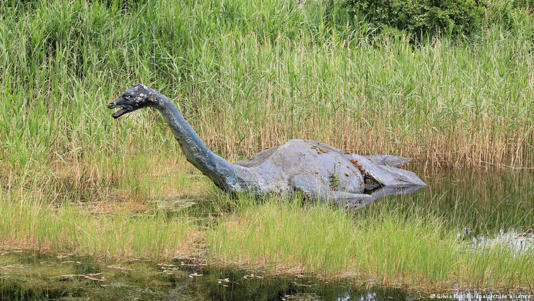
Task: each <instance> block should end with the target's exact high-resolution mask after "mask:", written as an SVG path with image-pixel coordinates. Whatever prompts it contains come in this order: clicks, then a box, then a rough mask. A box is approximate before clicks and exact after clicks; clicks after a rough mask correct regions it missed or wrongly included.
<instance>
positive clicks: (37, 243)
mask: <svg viewBox="0 0 534 301" xmlns="http://www.w3.org/2000/svg"><path fill="white" fill-rule="evenodd" d="M0 208H1V210H0V212H1V214H0V244H2V245H4V246H6V245H7V246H11V247H21V248H30V249H36V250H41V251H44V252H46V251H54V252H62V253H74V254H78V255H91V256H95V257H97V258H114V259H120V258H123V259H124V258H139V257H142V258H148V259H154V260H157V259H160V258H166V259H168V258H172V257H175V256H184V255H192V254H194V253H195V252H196V249H195V248H197V247H198V245H197V242H196V239H197V238H198V229H197V227H196V226H195V224H194V222H193V221H192V220H188V219H186V218H185V217H170V218H169V217H167V216H166V215H165V214H163V213H158V212H155V213H154V214H152V215H150V214H142V215H135V214H132V212H130V211H128V210H123V212H118V211H115V212H114V213H113V214H112V215H109V214H107V215H106V214H95V213H92V212H91V211H89V210H87V209H86V208H83V207H77V206H74V205H63V206H62V207H60V208H56V207H53V206H51V205H49V204H43V203H37V202H31V201H26V202H21V203H13V202H8V201H5V200H2V201H1V202H0Z"/></svg>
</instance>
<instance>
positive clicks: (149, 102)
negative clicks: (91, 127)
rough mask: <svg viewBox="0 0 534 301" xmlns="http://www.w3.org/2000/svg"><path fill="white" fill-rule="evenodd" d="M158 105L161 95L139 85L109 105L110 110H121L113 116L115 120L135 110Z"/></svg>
mask: <svg viewBox="0 0 534 301" xmlns="http://www.w3.org/2000/svg"><path fill="white" fill-rule="evenodd" d="M158 105H160V100H159V94H158V93H157V92H156V91H154V90H152V89H150V88H148V87H147V86H145V85H141V84H137V85H135V86H133V87H131V88H130V89H128V90H126V91H125V92H124V93H122V95H121V97H119V98H118V99H117V100H115V101H114V102H112V103H110V104H109V105H108V108H110V109H115V108H120V110H118V111H116V112H115V113H113V115H112V116H113V118H119V117H121V116H122V115H124V114H127V113H130V112H133V111H135V110H138V109H141V108H144V107H155V106H158Z"/></svg>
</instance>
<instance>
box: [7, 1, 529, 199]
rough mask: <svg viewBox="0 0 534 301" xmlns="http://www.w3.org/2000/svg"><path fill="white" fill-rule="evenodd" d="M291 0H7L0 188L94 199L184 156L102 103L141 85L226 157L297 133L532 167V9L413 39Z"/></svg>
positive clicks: (344, 144) (345, 143)
mask: <svg viewBox="0 0 534 301" xmlns="http://www.w3.org/2000/svg"><path fill="white" fill-rule="evenodd" d="M294 2H295V1H289V0H288V1H241V0H232V1H222V2H218V1H216V2H213V1H207V2H206V1H179V2H176V1H139V2H135V3H133V4H131V5H130V4H128V5H126V4H125V3H123V2H121V1H116V2H113V1H112V2H99V1H82V0H72V1H66V0H53V1H32V2H29V3H25V2H24V3H23V2H17V1H13V2H9V3H6V2H3V3H1V4H0V77H1V78H2V81H0V98H1V100H2V101H1V102H0V116H2V118H0V160H1V161H0V170H1V171H2V172H1V173H0V180H1V182H2V183H3V185H5V186H6V187H8V188H9V189H11V188H13V187H15V186H17V187H27V186H28V185H30V186H31V185H33V184H31V182H36V183H37V184H35V185H37V186H40V187H55V185H54V183H64V184H62V185H67V186H69V185H70V186H73V187H76V188H77V189H78V190H79V191H80V190H83V191H85V192H87V191H88V192H87V194H88V195H89V196H88V197H87V199H98V198H103V197H104V196H105V195H103V194H101V193H97V192H95V191H105V190H106V187H109V186H110V185H115V184H116V183H117V182H119V181H123V180H121V177H124V175H125V170H126V168H127V167H126V166H127V165H128V159H127V158H131V157H139V156H153V155H154V153H157V154H158V156H159V158H176V157H179V156H180V151H179V149H178V147H177V144H176V143H174V141H173V140H172V136H171V135H170V134H169V132H168V130H167V129H166V126H165V125H164V124H163V122H162V121H161V119H160V118H159V117H158V116H157V115H156V114H155V113H153V112H148V111H143V112H136V113H134V114H132V115H131V116H129V117H126V118H124V119H122V120H121V121H120V122H115V121H113V120H112V118H110V116H109V113H110V112H109V111H108V110H107V109H106V107H105V104H106V103H108V102H109V101H111V100H112V99H114V98H115V97H116V96H117V95H119V93H121V91H123V90H124V89H126V88H128V87H130V86H131V85H133V84H134V83H136V82H143V83H146V84H148V85H150V86H153V87H154V88H156V89H158V90H160V91H161V92H163V93H164V94H166V95H168V96H169V97H170V98H171V99H173V100H174V101H176V102H177V103H178V104H179V106H180V107H181V109H182V111H183V112H184V114H185V116H186V118H187V119H188V120H189V121H191V123H192V124H193V126H194V127H195V129H197V131H198V132H199V134H200V135H201V137H202V138H204V139H205V140H206V142H207V144H208V145H209V146H210V147H211V148H213V149H214V150H215V151H216V152H217V153H220V154H221V155H223V156H226V157H229V158H231V159H236V158H241V157H244V156H249V155H251V154H253V153H255V152H257V151H259V150H262V149H265V148H268V147H271V146H273V145H276V144H280V143H283V142H285V141H286V140H287V139H290V138H293V137H300V138H311V139H318V140H322V141H324V142H327V143H330V144H332V145H334V146H336V147H339V148H343V149H344V150H346V151H350V152H358V153H362V154H368V153H393V154H397V155H404V156H408V157H413V158H415V159H416V160H418V161H422V162H425V163H426V164H429V165H436V166H443V165H449V166H500V167H518V168H520V167H527V168H531V167H532V162H533V161H532V159H533V157H532V152H531V151H530V150H531V149H532V147H533V135H534V132H533V128H534V127H533V123H532V121H533V118H532V99H533V91H534V89H533V87H534V84H533V83H534V82H533V80H534V77H533V76H532V74H533V70H532V68H533V66H532V63H531V62H532V61H533V59H532V45H533V44H532V41H533V35H534V25H533V24H534V23H533V22H532V16H531V15H530V14H529V13H528V11H527V10H526V9H517V10H514V11H513V12H514V14H511V15H510V17H509V18H507V19H506V20H501V19H499V18H498V17H496V16H494V15H491V14H489V13H488V18H491V20H493V21H491V22H488V24H489V25H487V26H486V28H485V30H484V31H483V32H482V33H481V34H480V35H479V36H478V37H475V38H473V40H471V41H458V40H453V39H450V38H447V37H442V38H437V39H434V40H432V41H427V42H423V43H422V44H413V43H410V42H409V41H408V40H407V38H406V37H402V36H395V35H390V36H388V35H383V36H380V37H373V38H371V36H370V35H369V34H370V32H371V31H372V30H370V29H369V28H366V25H365V24H364V23H361V24H360V25H358V26H359V27H348V25H344V24H343V23H338V24H337V25H336V26H333V25H332V24H333V23H332V22H333V21H332V16H331V15H329V14H331V11H329V9H328V7H327V6H326V5H323V3H322V2H321V1H317V2H314V1H310V3H307V4H306V5H304V6H303V7H299V6H297V5H296V4H295V3H294ZM128 3H129V2H128ZM123 4H124V5H123ZM498 16H500V15H498ZM334 19H335V18H334ZM505 21H506V22H505ZM145 170H146V169H143V170H141V171H139V172H137V173H133V174H132V173H130V175H131V176H132V177H138V176H139V174H142V173H143V172H144V171H145ZM5 183H7V184H5ZM91 191H92V192H91ZM55 192H57V190H54V189H52V188H51V192H50V193H55Z"/></svg>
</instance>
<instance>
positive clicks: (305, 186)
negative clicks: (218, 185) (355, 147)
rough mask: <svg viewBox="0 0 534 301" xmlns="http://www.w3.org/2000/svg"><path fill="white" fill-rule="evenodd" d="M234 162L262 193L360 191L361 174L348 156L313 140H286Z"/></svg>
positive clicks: (361, 190)
mask: <svg viewBox="0 0 534 301" xmlns="http://www.w3.org/2000/svg"><path fill="white" fill-rule="evenodd" d="M236 165H238V166H243V167H246V168H247V169H248V170H249V172H250V173H251V174H252V175H253V177H254V178H255V179H254V180H255V183H257V185H258V189H259V190H260V191H261V192H262V193H268V192H276V193H282V194H286V193H288V194H290V193H293V192H296V191H301V192H304V193H311V192H314V193H313V196H315V195H316V194H318V195H322V194H327V193H328V191H330V190H332V191H346V192H352V193H362V192H363V191H364V189H365V186H364V180H363V175H362V173H361V172H360V170H359V169H358V168H357V167H356V166H355V165H354V164H353V163H352V162H351V161H350V159H349V158H348V157H347V156H346V155H345V154H343V153H341V152H340V151H339V150H337V149H334V148H332V147H330V146H328V145H325V144H322V143H319V142H317V141H311V140H301V139H293V140H289V141H288V142H286V143H285V144H283V145H280V146H277V147H273V148H271V149H268V150H265V151H263V152H261V153H259V154H257V155H256V156H254V157H253V158H251V159H250V160H249V161H244V162H237V163H236ZM310 196H312V195H310Z"/></svg>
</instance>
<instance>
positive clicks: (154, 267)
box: [0, 170, 534, 300]
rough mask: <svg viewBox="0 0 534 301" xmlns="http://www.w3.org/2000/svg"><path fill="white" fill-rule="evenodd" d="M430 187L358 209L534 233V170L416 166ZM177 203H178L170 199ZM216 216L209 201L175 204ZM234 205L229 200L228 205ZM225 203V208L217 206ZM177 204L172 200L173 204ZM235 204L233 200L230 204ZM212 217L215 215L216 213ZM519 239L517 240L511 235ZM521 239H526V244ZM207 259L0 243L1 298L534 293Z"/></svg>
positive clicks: (483, 238) (469, 234) (469, 230)
mask: <svg viewBox="0 0 534 301" xmlns="http://www.w3.org/2000/svg"><path fill="white" fill-rule="evenodd" d="M418 174H420V175H422V178H423V179H424V180H425V181H426V182H427V183H428V184H429V187H428V188H426V189H424V190H423V191H419V192H417V193H415V194H412V195H401V196H393V197H388V198H385V199H382V200H378V201H377V202H375V203H374V204H372V205H371V206H368V207H366V208H364V209H363V210H360V211H358V212H356V213H352V214H355V215H365V214H368V213H369V212H370V211H373V210H398V211H399V212H402V213H404V214H406V216H407V217H409V216H410V215H411V214H414V213H417V214H432V215H435V216H438V217H442V218H443V220H445V221H446V222H447V225H448V226H449V227H451V228H453V229H457V230H458V235H459V237H461V238H462V239H464V240H466V241H473V247H483V246H484V245H487V244H491V243H495V242H496V241H497V242H502V241H507V240H510V241H512V242H513V241H516V240H514V239H516V238H519V239H520V240H522V239H529V237H530V239H531V238H532V232H533V231H534V177H533V175H534V173H533V172H531V171H522V172H514V173H511V172H500V173H497V172H480V171H478V172H476V171H470V172H461V171H440V172H434V171H423V170H420V171H418ZM170 207H172V206H170ZM177 207H179V208H178V209H176V210H187V212H189V213H191V214H192V215H196V216H199V217H201V216H214V215H215V216H216V214H213V212H209V211H210V210H212V209H213V207H212V206H211V205H210V202H209V201H208V202H204V203H202V202H192V203H190V204H188V205H187V206H182V205H180V206H177ZM229 208H230V207H229ZM218 209H219V210H220V208H218ZM172 210H173V209H172V208H169V211H170V212H171V211H172ZM229 210H231V208H230V209H229ZM211 222H216V220H215V221H213V220H211ZM511 246H512V247H514V246H515V245H514V243H511ZM521 246H522V245H521ZM256 273H257V274H252V273H251V272H250V271H244V270H239V269H230V268H215V267H208V266H205V265H202V264H198V263H195V262H191V261H189V260H187V259H182V260H180V259H178V260H174V261H172V262H161V263H158V262H146V261H138V260H132V261H127V262H120V263H102V262H101V261H98V262H97V261H95V260H94V259H93V258H91V257H76V256H72V255H68V254H62V255H55V254H46V253H45V254H43V253H39V252H28V251H19V250H3V251H2V250H0V300H43V299H58V300H110V299H118V300H122V299H127V300H415V299H417V300H436V299H439V300H533V299H534V297H533V296H532V294H533V293H532V292H513V291H507V292H496V291H493V292H489V291H483V290H482V291H480V290H479V291H455V290H450V291H445V292H433V293H429V292H426V293H420V292H416V291H410V290H406V289H400V288H398V289H385V288H380V287H370V288H365V287H355V286H354V285H353V283H351V281H350V279H349V280H344V281H336V282H325V281H320V280H318V279H315V278H313V277H308V276H283V275H278V276H276V277H273V276H268V275H265V274H263V273H261V272H256Z"/></svg>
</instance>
